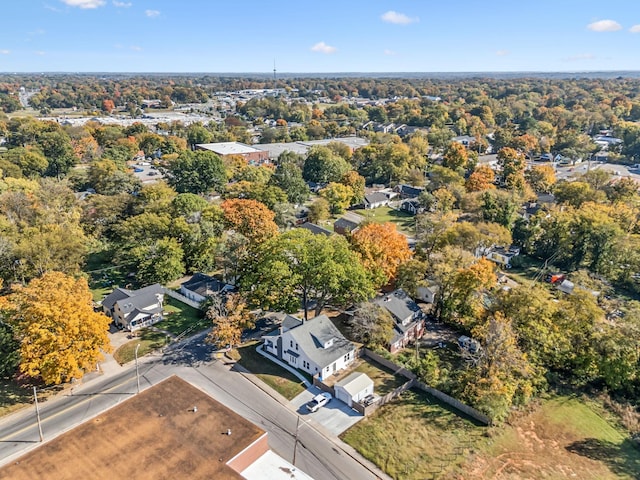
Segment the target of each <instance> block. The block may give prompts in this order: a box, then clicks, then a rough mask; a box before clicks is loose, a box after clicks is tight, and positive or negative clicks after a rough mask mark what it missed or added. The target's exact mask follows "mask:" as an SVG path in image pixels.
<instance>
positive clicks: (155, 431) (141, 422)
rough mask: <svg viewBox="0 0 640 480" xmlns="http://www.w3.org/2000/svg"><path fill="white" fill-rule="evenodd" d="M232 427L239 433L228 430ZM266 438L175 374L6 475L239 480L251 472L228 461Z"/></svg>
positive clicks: (0, 472) (2, 473)
mask: <svg viewBox="0 0 640 480" xmlns="http://www.w3.org/2000/svg"><path fill="white" fill-rule="evenodd" d="M194 407H196V408H194ZM196 410H197V411H196ZM228 429H230V430H231V432H232V435H225V434H223V433H226V432H227V430H228ZM263 435H265V432H264V431H263V430H262V429H260V428H258V427H257V426H256V425H254V424H253V423H251V422H250V421H248V420H246V419H244V418H242V417H241V416H240V415H238V414H237V413H235V412H234V411H232V410H230V409H229V408H227V407H225V406H224V405H222V404H221V403H219V402H217V401H216V400H214V399H213V398H211V397H210V396H209V395H207V394H206V393H204V392H202V391H201V390H199V389H197V388H195V387H193V386H191V385H190V384H189V383H187V382H185V381H184V380H182V379H180V378H178V377H176V376H172V377H170V378H168V379H166V380H164V381H163V382H161V383H159V384H157V385H155V386H153V387H151V388H149V389H147V390H145V391H143V392H142V393H140V394H139V395H135V396H133V397H131V398H130V399H128V400H126V401H125V402H122V403H121V404H119V405H117V406H116V407H114V408H112V409H109V410H107V411H105V412H104V413H102V414H101V415H98V416H97V417H96V418H93V419H91V420H88V421H87V422H85V423H83V424H82V425H80V426H79V427H76V428H74V429H73V430H71V431H69V432H66V433H64V434H62V435H60V436H59V437H57V438H55V439H53V440H51V441H49V442H47V443H45V444H43V445H41V446H40V447H38V448H37V449H35V450H32V451H31V452H29V453H27V454H26V455H25V456H23V457H21V458H20V459H18V460H17V461H16V462H12V463H11V464H9V465H8V466H6V467H4V468H3V469H0V477H1V478H11V479H13V480H23V479H24V480H27V479H32V478H39V479H52V480H53V479H59V478H190V479H208V478H215V479H219V480H236V479H238V480H239V479H243V478H245V477H243V476H242V475H241V474H240V473H238V472H236V471H235V470H233V469H232V468H231V467H230V466H228V465H227V463H228V462H229V461H230V460H231V459H233V457H235V456H236V455H238V454H239V453H241V452H242V451H243V450H244V449H246V448H247V447H248V446H249V445H251V444H252V443H254V442H255V441H256V440H258V439H259V438H260V437H262V436H263ZM253 478H258V477H253Z"/></svg>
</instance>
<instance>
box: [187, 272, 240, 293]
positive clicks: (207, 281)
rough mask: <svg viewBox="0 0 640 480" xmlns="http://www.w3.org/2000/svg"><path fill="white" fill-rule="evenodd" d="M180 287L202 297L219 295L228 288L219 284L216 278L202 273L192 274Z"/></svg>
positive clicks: (221, 283)
mask: <svg viewBox="0 0 640 480" xmlns="http://www.w3.org/2000/svg"><path fill="white" fill-rule="evenodd" d="M181 286H182V287H184V288H186V289H187V290H190V291H192V292H194V293H197V294H198V295H202V296H203V297H206V296H207V295H213V294H215V293H220V292H221V291H223V290H225V289H228V287H229V285H227V284H226V283H224V282H221V281H220V280H218V279H217V278H214V277H211V276H209V275H205V274H204V273H196V274H194V275H193V277H191V278H190V279H189V280H187V281H186V282H184V283H182V285H181Z"/></svg>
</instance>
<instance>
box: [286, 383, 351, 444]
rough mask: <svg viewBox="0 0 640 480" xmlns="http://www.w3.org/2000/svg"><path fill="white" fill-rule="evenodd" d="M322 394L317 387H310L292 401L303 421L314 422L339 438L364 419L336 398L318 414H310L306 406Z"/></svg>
mask: <svg viewBox="0 0 640 480" xmlns="http://www.w3.org/2000/svg"><path fill="white" fill-rule="evenodd" d="M321 392H322V390H320V389H319V388H317V387H310V388H308V389H307V390H305V391H304V392H302V393H301V394H300V395H298V396H297V397H295V398H294V399H293V400H291V405H292V406H293V407H295V409H296V412H297V413H298V414H299V415H300V416H301V417H302V421H305V422H306V421H308V420H313V421H314V422H316V423H318V424H320V425H322V426H323V427H324V428H325V429H326V430H328V431H329V432H331V433H332V434H333V435H335V436H338V435H340V434H341V433H342V432H344V431H345V430H347V429H348V428H349V427H351V426H352V425H355V424H356V423H358V422H359V421H360V420H362V419H363V418H364V416H362V415H360V414H359V413H358V412H356V411H355V410H353V409H352V408H351V407H349V406H347V405H346V404H345V403H342V402H341V401H340V400H336V399H335V398H334V399H333V400H331V401H330V402H329V403H327V404H326V405H325V406H324V407H321V408H320V409H319V410H318V411H317V412H314V413H310V412H309V411H308V410H307V409H306V407H305V404H306V403H307V402H309V401H310V400H311V399H312V398H313V397H314V396H316V395H318V394H319V393H321Z"/></svg>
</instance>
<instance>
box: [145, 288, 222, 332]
mask: <svg viewBox="0 0 640 480" xmlns="http://www.w3.org/2000/svg"><path fill="white" fill-rule="evenodd" d="M163 309H164V320H162V321H161V322H159V323H156V324H155V325H154V326H155V327H156V328H159V329H161V330H167V331H169V332H171V333H173V334H174V335H180V334H181V333H183V332H186V331H187V330H190V331H192V332H193V333H195V332H196V331H198V330H204V329H205V328H207V327H209V326H210V323H211V322H210V321H209V320H207V319H206V318H204V313H203V312H201V311H200V310H198V309H196V308H193V307H190V306H189V305H186V304H184V303H182V302H180V301H178V300H176V299H175V298H171V297H170V296H169V295H165V296H164V305H163Z"/></svg>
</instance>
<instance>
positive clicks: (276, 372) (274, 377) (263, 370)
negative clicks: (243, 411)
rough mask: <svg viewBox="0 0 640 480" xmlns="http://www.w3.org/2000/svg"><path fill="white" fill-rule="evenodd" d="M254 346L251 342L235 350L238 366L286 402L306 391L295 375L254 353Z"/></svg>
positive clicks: (255, 344) (254, 343)
mask: <svg viewBox="0 0 640 480" xmlns="http://www.w3.org/2000/svg"><path fill="white" fill-rule="evenodd" d="M256 346H258V343H257V342H251V343H247V344H245V345H243V346H242V347H240V348H238V349H237V353H238V355H239V356H240V358H239V360H238V363H239V364H240V365H242V366H243V367H244V368H246V369H247V370H249V371H250V372H251V373H253V374H254V375H256V376H257V377H258V378H259V379H260V380H262V381H263V382H264V383H266V384H267V385H269V386H270V387H271V388H273V389H274V390H275V391H277V392H278V393H280V394H281V395H282V396H283V397H285V398H286V399H288V400H291V399H292V398H294V397H295V396H296V395H298V394H299V393H302V392H303V391H304V390H305V389H306V388H305V386H304V384H303V383H302V382H301V381H300V379H299V378H297V377H296V376H295V375H293V374H291V373H290V372H288V371H287V370H285V369H284V368H282V367H280V366H278V365H276V364H275V363H273V362H272V361H270V360H268V359H266V358H264V357H263V356H262V355H260V354H259V353H258V352H256Z"/></svg>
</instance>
